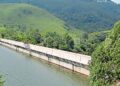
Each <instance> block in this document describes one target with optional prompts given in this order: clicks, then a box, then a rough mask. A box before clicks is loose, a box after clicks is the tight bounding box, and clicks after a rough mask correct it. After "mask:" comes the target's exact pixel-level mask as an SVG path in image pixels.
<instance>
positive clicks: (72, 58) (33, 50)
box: [0, 39, 91, 75]
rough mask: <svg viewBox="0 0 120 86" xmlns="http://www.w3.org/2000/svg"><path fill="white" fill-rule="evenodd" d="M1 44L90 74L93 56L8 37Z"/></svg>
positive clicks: (0, 41)
mask: <svg viewBox="0 0 120 86" xmlns="http://www.w3.org/2000/svg"><path fill="white" fill-rule="evenodd" d="M0 44H1V45H4V46H7V47H9V48H12V49H15V50H17V51H20V52H23V53H27V54H29V55H31V56H35V57H38V58H40V59H43V60H46V61H49V62H51V63H54V64H57V65H60V66H62V67H65V68H68V69H70V70H72V71H76V72H79V73H81V74H84V75H89V74H90V72H89V67H88V66H89V63H90V61H91V56H87V55H83V54H78V53H73V52H68V51H63V50H58V49H53V48H47V47H42V46H37V45H33V44H26V43H23V42H18V41H13V40H7V39H0Z"/></svg>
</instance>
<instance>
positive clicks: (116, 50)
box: [90, 21, 120, 86]
mask: <svg viewBox="0 0 120 86" xmlns="http://www.w3.org/2000/svg"><path fill="white" fill-rule="evenodd" d="M90 71H91V75H90V79H91V85H92V86H110V85H112V84H114V83H115V81H117V80H120V21H119V22H117V23H116V24H115V25H114V28H113V29H112V31H111V32H110V34H109V35H108V37H107V38H106V40H105V41H104V42H103V43H102V44H101V45H100V46H99V47H98V48H97V49H96V50H95V52H94V53H93V55H92V62H91V65H90Z"/></svg>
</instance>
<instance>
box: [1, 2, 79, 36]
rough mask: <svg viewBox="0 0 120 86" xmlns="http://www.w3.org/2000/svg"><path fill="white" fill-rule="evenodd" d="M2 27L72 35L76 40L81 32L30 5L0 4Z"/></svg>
mask: <svg viewBox="0 0 120 86" xmlns="http://www.w3.org/2000/svg"><path fill="white" fill-rule="evenodd" d="M0 25H1V27H5V28H8V29H19V30H22V31H24V30H27V29H29V30H30V29H39V30H40V32H41V34H42V35H44V34H46V33H47V32H57V33H58V34H60V35H62V34H65V33H69V34H71V35H72V36H73V37H74V38H76V37H75V36H76V35H77V34H79V33H81V32H80V31H78V30H76V29H75V28H72V29H71V28H69V27H67V26H66V24H65V22H64V21H62V20H60V19H59V18H57V17H55V16H54V15H52V14H50V13H49V12H47V11H45V10H43V9H41V8H38V7H36V6H32V5H28V4H0Z"/></svg>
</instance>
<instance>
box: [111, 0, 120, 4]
mask: <svg viewBox="0 0 120 86" xmlns="http://www.w3.org/2000/svg"><path fill="white" fill-rule="evenodd" d="M112 1H114V2H116V3H119V4H120V0H112Z"/></svg>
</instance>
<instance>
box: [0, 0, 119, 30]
mask: <svg viewBox="0 0 120 86" xmlns="http://www.w3.org/2000/svg"><path fill="white" fill-rule="evenodd" d="M0 2H1V3H13V2H14V3H29V4H32V5H35V6H38V7H40V8H43V9H45V10H47V11H49V12H50V13H52V14H54V15H55V16H57V17H59V18H60V19H62V20H64V21H65V22H66V25H67V26H69V27H71V26H72V27H74V28H78V29H80V30H84V31H89V32H94V31H103V30H108V29H110V28H112V26H113V24H114V23H115V22H116V21H118V20H120V5H118V4H115V3H114V2H112V1H111V0H105V1H104V0H0ZM73 3H74V4H73Z"/></svg>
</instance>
